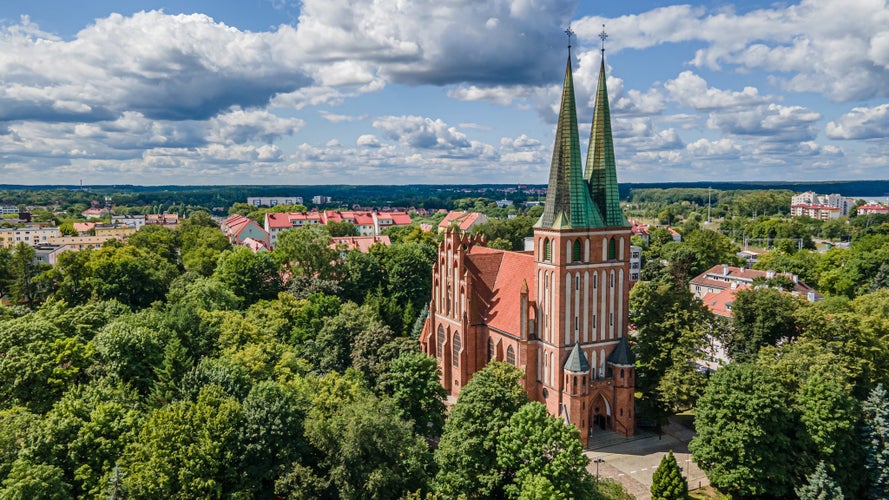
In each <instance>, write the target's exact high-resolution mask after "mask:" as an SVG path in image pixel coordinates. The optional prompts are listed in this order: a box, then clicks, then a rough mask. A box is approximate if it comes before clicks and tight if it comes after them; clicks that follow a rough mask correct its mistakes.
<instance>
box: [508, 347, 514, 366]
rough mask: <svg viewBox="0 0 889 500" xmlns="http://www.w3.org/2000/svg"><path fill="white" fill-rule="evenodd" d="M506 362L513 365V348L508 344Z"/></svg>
mask: <svg viewBox="0 0 889 500" xmlns="http://www.w3.org/2000/svg"><path fill="white" fill-rule="evenodd" d="M506 362H507V363H509V364H511V365H513V366H514V365H515V350H513V348H512V346H509V347H508V348H507V349H506Z"/></svg>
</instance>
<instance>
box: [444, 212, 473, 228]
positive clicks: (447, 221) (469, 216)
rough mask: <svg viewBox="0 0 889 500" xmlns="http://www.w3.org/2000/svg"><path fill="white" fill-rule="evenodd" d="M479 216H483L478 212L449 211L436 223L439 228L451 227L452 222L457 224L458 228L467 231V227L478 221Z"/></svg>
mask: <svg viewBox="0 0 889 500" xmlns="http://www.w3.org/2000/svg"><path fill="white" fill-rule="evenodd" d="M481 217H483V215H482V214H480V213H478V212H464V211H454V212H449V213H448V215H446V216H445V218H444V219H442V221H441V222H439V223H438V227H439V228H441V229H447V228H449V227H451V225H452V224H457V225H458V226H459V227H460V230H462V231H467V230H469V228H471V227H472V225H473V224H475V223H476V222H478V220H479V218H481Z"/></svg>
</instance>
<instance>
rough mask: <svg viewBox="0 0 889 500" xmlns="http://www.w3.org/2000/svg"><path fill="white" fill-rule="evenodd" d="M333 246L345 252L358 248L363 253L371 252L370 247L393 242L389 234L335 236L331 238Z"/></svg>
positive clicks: (387, 244)
mask: <svg viewBox="0 0 889 500" xmlns="http://www.w3.org/2000/svg"><path fill="white" fill-rule="evenodd" d="M331 241H332V243H331V246H332V247H333V248H336V249H339V250H341V251H343V252H348V251H349V250H358V251H359V252H361V253H368V252H370V247H372V246H374V245H384V246H389V245H391V244H392V242H391V241H390V240H389V236H388V235H385V234H384V235H382V236H334V237H333V238H331Z"/></svg>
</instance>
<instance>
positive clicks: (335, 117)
mask: <svg viewBox="0 0 889 500" xmlns="http://www.w3.org/2000/svg"><path fill="white" fill-rule="evenodd" d="M318 114H319V115H321V117H322V118H324V119H325V120H327V121H329V122H330V123H343V122H357V121H361V120H366V119H367V115H340V114H336V113H331V112H329V111H324V110H319V111H318Z"/></svg>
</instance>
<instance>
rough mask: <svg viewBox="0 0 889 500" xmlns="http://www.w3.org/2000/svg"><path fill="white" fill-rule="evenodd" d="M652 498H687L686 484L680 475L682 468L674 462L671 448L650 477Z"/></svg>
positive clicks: (653, 499) (670, 499)
mask: <svg viewBox="0 0 889 500" xmlns="http://www.w3.org/2000/svg"><path fill="white" fill-rule="evenodd" d="M651 498H652V500H685V499H686V498H688V484H687V483H686V482H685V478H683V477H682V470H681V469H680V468H679V464H677V463H676V457H674V456H673V450H670V452H669V453H667V454H666V455H664V458H662V459H661V463H660V465H658V468H657V470H656V471H654V475H653V476H652V478H651Z"/></svg>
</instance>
